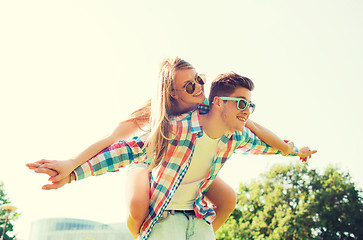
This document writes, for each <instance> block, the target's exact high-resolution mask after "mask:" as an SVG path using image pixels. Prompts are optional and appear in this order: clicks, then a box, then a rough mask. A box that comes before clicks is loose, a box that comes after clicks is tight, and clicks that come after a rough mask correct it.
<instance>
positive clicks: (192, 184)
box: [74, 73, 315, 239]
mask: <svg viewBox="0 0 363 240" xmlns="http://www.w3.org/2000/svg"><path fill="white" fill-rule="evenodd" d="M253 88H254V85H253V82H252V81H251V80H250V79H248V78H246V77H242V76H240V75H238V74H236V73H228V74H224V75H220V76H219V77H218V78H217V79H216V80H214V81H213V83H212V85H211V91H210V96H209V102H210V111H209V112H208V113H206V114H202V113H200V112H199V111H198V110H195V111H193V112H190V113H187V114H183V115H180V116H177V117H175V118H173V119H171V122H170V129H171V134H172V136H171V137H172V139H171V140H170V141H169V145H168V148H167V151H166V155H165V157H164V159H163V161H162V162H161V163H160V164H159V165H158V166H157V167H156V168H154V169H153V170H152V177H151V180H150V181H151V182H150V186H151V187H150V207H149V216H148V217H147V218H146V219H145V222H144V224H143V226H142V228H141V231H140V232H141V233H140V236H139V238H140V239H147V238H149V237H150V239H164V238H165V239H170V237H171V236H173V238H174V239H178V238H177V237H178V236H183V237H185V235H188V236H190V238H188V239H214V233H213V229H212V227H211V226H210V224H209V223H211V222H212V221H213V219H214V218H215V213H214V210H213V209H212V208H210V207H209V206H208V205H207V202H206V199H205V193H206V191H207V190H208V188H209V186H210V185H211V183H212V182H213V180H214V179H215V177H216V176H217V173H218V172H219V170H220V168H221V167H222V166H223V164H224V163H225V162H226V160H227V159H228V158H229V157H230V156H231V155H232V153H233V152H234V151H235V150H237V149H241V150H242V152H245V153H252V154H278V153H279V151H278V150H276V149H273V148H271V147H270V146H268V145H266V144H265V143H264V142H262V141H261V140H259V139H257V138H256V137H255V135H253V134H252V133H251V132H250V131H249V130H248V129H245V128H244V125H245V123H246V121H247V119H248V117H249V115H250V114H251V112H252V111H253V110H254V104H253V103H251V91H252V90H253ZM146 136H147V135H144V136H142V137H136V138H134V139H132V140H130V141H120V142H119V143H116V144H113V145H111V146H110V147H108V148H106V149H105V150H104V151H102V152H101V153H99V154H98V155H97V156H95V157H94V158H92V159H91V160H89V161H88V162H87V163H85V164H83V165H81V166H80V167H78V168H77V169H75V171H74V175H75V177H76V179H77V180H80V179H83V178H85V177H88V176H91V175H100V174H103V173H105V172H107V171H115V170H117V169H118V168H120V167H123V166H125V165H128V164H129V163H131V162H141V161H144V160H145V159H146V150H145V148H144V144H145V139H146ZM313 153H315V151H310V150H309V149H306V148H305V149H304V152H300V154H301V156H310V155H311V154H313ZM171 227H172V229H171ZM193 237H194V238H193Z"/></svg>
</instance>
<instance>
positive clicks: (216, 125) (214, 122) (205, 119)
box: [200, 111, 228, 139]
mask: <svg viewBox="0 0 363 240" xmlns="http://www.w3.org/2000/svg"><path fill="white" fill-rule="evenodd" d="M200 121H201V124H202V127H203V131H204V132H205V133H206V134H207V135H208V136H209V137H210V138H212V139H216V138H220V137H222V136H223V135H224V134H225V133H226V132H227V130H228V129H227V128H226V127H225V124H224V123H223V121H222V119H221V118H220V117H218V116H217V115H216V114H215V113H214V112H213V111H209V112H208V113H207V114H204V115H200Z"/></svg>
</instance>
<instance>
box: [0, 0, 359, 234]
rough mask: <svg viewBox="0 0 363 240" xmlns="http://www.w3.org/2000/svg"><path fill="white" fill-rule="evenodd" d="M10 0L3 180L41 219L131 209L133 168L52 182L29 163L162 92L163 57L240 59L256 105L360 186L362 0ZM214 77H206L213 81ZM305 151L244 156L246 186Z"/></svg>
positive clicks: (315, 163)
mask: <svg viewBox="0 0 363 240" xmlns="http://www.w3.org/2000/svg"><path fill="white" fill-rule="evenodd" d="M175 2H176V1H167V0H163V1H161V0H160V1H116V0H114V1H110V0H105V1H85V0H84V1H69V0H64V1H48V0H44V1H39V0H35V1H1V2H0V33H1V37H0V80H1V89H0V91H1V93H0V106H1V120H0V121H1V124H0V132H1V133H0V141H1V142H0V147H1V153H2V157H1V160H0V181H3V182H4V184H5V188H6V191H7V193H8V196H9V198H10V200H11V201H12V204H13V205H14V206H16V207H17V208H18V209H19V211H20V212H22V215H21V217H20V219H19V220H18V221H17V222H16V223H15V225H16V228H15V232H16V233H17V234H18V236H19V237H20V239H27V238H28V235H29V229H30V224H31V222H32V221H34V220H37V219H40V218H48V217H74V218H85V219H90V220H96V221H100V222H104V223H111V222H120V221H123V220H124V219H125V204H124V182H125V178H124V176H125V172H126V171H125V170H121V171H120V172H119V173H110V174H106V175H105V176H102V177H98V178H94V177H93V178H89V179H86V180H83V181H80V182H77V183H75V184H71V185H68V186H66V187H64V188H63V189H60V190H57V191H42V190H41V186H42V185H43V184H44V183H46V179H47V178H46V176H41V175H37V174H35V173H33V172H31V171H29V170H28V169H27V168H26V167H25V163H27V162H33V161H36V160H40V159H42V158H46V159H58V160H63V159H67V158H70V157H72V156H74V155H75V154H77V153H78V152H80V151H81V150H83V149H84V148H86V147H87V146H88V145H90V144H91V143H93V142H95V141H96V140H98V139H99V138H101V137H103V136H104V135H106V134H108V133H109V132H110V131H112V129H113V128H114V127H115V126H116V124H117V123H118V122H120V121H121V120H122V119H123V118H125V117H126V116H127V115H128V114H129V113H130V112H131V111H132V110H134V109H135V108H136V107H137V106H139V105H140V104H141V103H142V102H143V101H144V100H146V99H147V98H149V97H150V96H151V91H152V88H153V85H154V82H155V81H156V80H157V74H158V70H159V64H160V62H161V61H162V60H163V59H165V58H167V57H174V56H180V57H182V58H184V59H185V60H187V61H189V62H190V63H191V64H193V65H194V66H195V67H196V69H197V71H199V72H203V73H205V74H206V76H207V78H208V80H209V81H211V80H212V79H213V78H214V77H216V76H217V74H219V73H225V72H228V71H232V70H233V71H235V72H237V73H239V74H241V75H244V76H247V77H249V78H251V79H252V80H253V81H254V82H255V85H256V88H255V90H254V92H253V96H252V97H253V101H254V102H255V103H256V104H257V108H256V111H255V113H254V114H253V116H251V118H252V119H253V120H255V121H256V122H258V123H260V124H261V125H263V126H265V127H267V128H269V129H270V130H272V131H273V132H275V133H276V134H277V135H279V136H280V137H281V138H283V139H291V140H293V141H294V142H295V144H296V145H298V146H303V145H308V146H310V147H311V148H313V149H317V150H318V153H317V154H316V156H314V157H313V158H312V159H311V160H310V166H311V167H313V168H317V169H319V170H322V171H323V170H324V169H325V168H326V167H328V166H336V167H338V168H339V169H341V170H342V171H346V172H349V173H350V174H351V176H352V177H353V181H354V182H355V183H357V185H358V186H359V187H360V188H362V187H363V177H362V174H361V171H362V170H363V163H362V162H363V161H362V160H363V159H362V156H361V155H360V154H359V148H360V147H361V146H362V145H363V140H362V137H361V136H362V134H363V127H362V122H363V108H362V106H363V97H362V95H361V91H362V90H363V81H362V77H361V76H362V75H363V74H362V71H363V70H362V69H363V68H362V66H363V59H362V56H363V48H362V42H363V30H362V27H361V26H362V25H363V15H362V12H363V3H362V2H361V1H358V0H348V1H337V0H322V1H314V0H308V1H306V0H304V1H288V0H286V1H282V0H276V1H262V0H261V1H246V0H243V1H240V0H238V1H237V0H236V1H228V0H227V1H216V2H215V3H211V1H191V0H187V1H178V2H177V3H175ZM207 86H209V85H207ZM297 161H298V160H297V159H296V158H288V159H286V158H282V157H281V158H280V157H258V156H257V157H256V156H252V157H245V156H238V157H233V158H232V159H231V160H230V161H229V162H228V163H227V164H226V166H225V168H224V169H222V171H221V174H220V175H221V176H222V178H223V179H224V180H225V181H227V182H228V183H229V184H230V185H231V186H233V187H234V188H237V186H238V183H239V182H241V181H245V182H248V181H250V180H251V179H253V178H256V177H258V175H259V174H260V173H262V172H265V171H267V170H268V169H269V168H270V167H271V166H272V165H273V164H275V163H286V164H287V163H290V162H297Z"/></svg>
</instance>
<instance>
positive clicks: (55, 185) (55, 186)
mask: <svg viewBox="0 0 363 240" xmlns="http://www.w3.org/2000/svg"><path fill="white" fill-rule="evenodd" d="M63 186H64V184H63V183H61V182H55V183H52V184H46V185H44V186H43V187H42V189H43V190H52V189H58V188H61V187H63Z"/></svg>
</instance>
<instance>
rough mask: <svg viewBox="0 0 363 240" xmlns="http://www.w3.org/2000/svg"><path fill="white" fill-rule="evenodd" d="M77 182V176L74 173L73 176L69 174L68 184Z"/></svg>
mask: <svg viewBox="0 0 363 240" xmlns="http://www.w3.org/2000/svg"><path fill="white" fill-rule="evenodd" d="M74 180H76V174H75V173H74V171H73V172H71V174H69V180H68V183H71V182H72V181H74Z"/></svg>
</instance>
